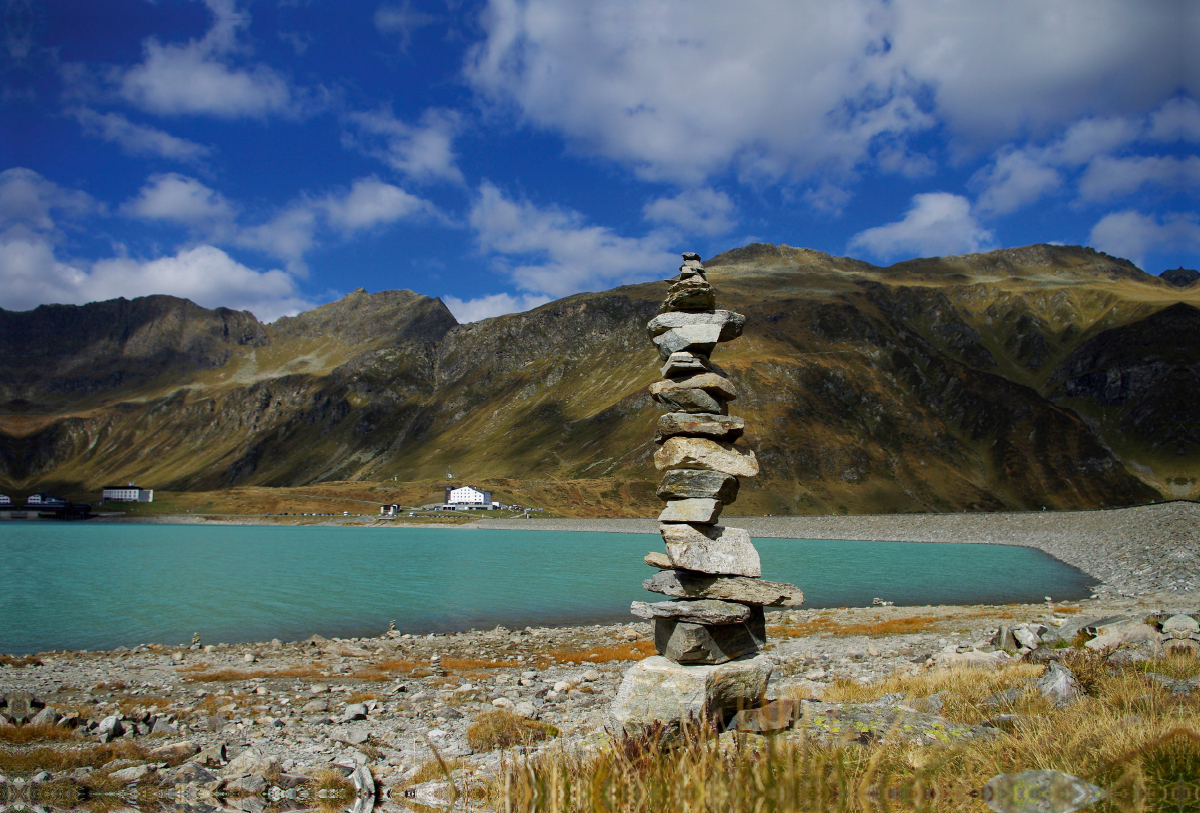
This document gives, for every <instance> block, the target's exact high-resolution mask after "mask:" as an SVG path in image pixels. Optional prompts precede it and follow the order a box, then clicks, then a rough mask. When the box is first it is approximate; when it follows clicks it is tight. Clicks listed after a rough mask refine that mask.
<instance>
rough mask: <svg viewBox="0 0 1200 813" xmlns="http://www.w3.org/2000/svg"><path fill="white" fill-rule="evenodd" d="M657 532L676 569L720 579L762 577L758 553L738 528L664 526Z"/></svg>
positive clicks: (745, 532)
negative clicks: (715, 576)
mask: <svg viewBox="0 0 1200 813" xmlns="http://www.w3.org/2000/svg"><path fill="white" fill-rule="evenodd" d="M658 530H659V533H661V534H662V538H663V542H664V543H666V546H667V556H668V557H669V558H670V560H671V564H672V565H674V566H675V567H677V568H680V569H682V570H695V571H698V572H700V573H711V574H714V575H721V576H749V577H751V578H757V577H759V576H761V575H762V562H761V561H760V560H759V558H758V551H757V550H755V548H754V543H753V542H751V541H750V534H749V533H748V532H747V531H745V530H743V529H741V528H726V527H724V526H721V525H708V526H705V525H684V524H678V525H677V524H667V523H664V524H662V525H659V526H658Z"/></svg>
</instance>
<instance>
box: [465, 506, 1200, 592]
mask: <svg viewBox="0 0 1200 813" xmlns="http://www.w3.org/2000/svg"><path fill="white" fill-rule="evenodd" d="M725 519H726V521H727V522H729V523H730V524H733V525H737V526H738V527H739V528H745V529H746V530H748V531H749V532H750V535H751V536H752V537H773V538H782V539H844V540H859V541H875V542H941V543H959V544H977V545H1018V546H1022V547H1029V548H1036V549H1038V550H1041V551H1044V552H1046V553H1048V554H1050V555H1051V556H1053V557H1054V558H1056V559H1058V560H1060V561H1062V562H1065V563H1066V564H1068V565H1071V566H1072V567H1076V568H1078V569H1080V570H1082V571H1083V572H1084V573H1087V574H1088V575H1090V576H1093V577H1095V578H1096V579H1097V581H1098V584H1097V587H1096V592H1097V595H1099V596H1101V597H1118V596H1145V595H1147V594H1156V593H1159V592H1165V593H1168V594H1170V593H1178V594H1184V593H1192V592H1197V591H1200V503H1193V502H1185V501H1176V502H1170V503H1163V504H1161V505H1144V506H1137V507H1134V508H1120V509H1107V510H1097V511H1046V512H1024V513H990V514H876V515H857V516H822V517H802V516H798V517H735V516H728V517H726V518H725ZM474 526H476V527H485V528H492V529H512V530H544V531H599V532H610V533H657V532H658V524H657V522H656V521H654V520H651V519H529V520H523V519H522V520H486V519H485V520H480V521H478V522H476V523H474Z"/></svg>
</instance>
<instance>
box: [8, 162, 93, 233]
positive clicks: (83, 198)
mask: <svg viewBox="0 0 1200 813" xmlns="http://www.w3.org/2000/svg"><path fill="white" fill-rule="evenodd" d="M96 208H97V204H96V202H95V201H94V200H92V198H91V196H89V195H87V194H86V193H84V192H79V191H72V190H67V189H63V188H62V187H61V186H59V185H58V184H56V183H54V182H53V181H48V180H46V179H45V178H43V177H42V176H41V175H39V174H38V173H36V172H34V171H33V170H32V169H26V168H24V167H13V168H11V169H6V170H4V171H3V172H0V227H13V226H21V227H23V228H28V229H34V230H37V231H50V230H52V229H53V228H54V220H53V217H52V214H53V213H54V212H56V211H57V212H59V213H61V214H64V215H66V216H67V217H79V216H82V215H85V214H88V213H89V212H92V211H94V210H95V209H96Z"/></svg>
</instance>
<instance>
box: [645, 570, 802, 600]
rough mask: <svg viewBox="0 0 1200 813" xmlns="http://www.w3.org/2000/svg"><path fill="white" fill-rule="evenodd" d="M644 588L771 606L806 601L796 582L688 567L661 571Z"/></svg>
mask: <svg viewBox="0 0 1200 813" xmlns="http://www.w3.org/2000/svg"><path fill="white" fill-rule="evenodd" d="M642 588H643V589H645V590H649V591H650V592H652V593H662V594H663V595H667V596H674V597H676V598H715V599H721V600H723V601H738V602H741V603H742V604H761V605H765V606H768V607H798V606H800V605H801V604H803V603H804V594H803V593H801V592H800V588H798V587H796V585H794V584H787V583H786V582H769V581H763V580H761V579H747V578H745V577H742V576H709V575H705V574H702V573H692V572H690V571H687V570H663V571H660V572H658V573H657V574H655V575H654V576H653V577H652V578H649V579H646V580H645V581H644V582H642Z"/></svg>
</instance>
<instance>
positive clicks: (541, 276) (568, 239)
mask: <svg viewBox="0 0 1200 813" xmlns="http://www.w3.org/2000/svg"><path fill="white" fill-rule="evenodd" d="M470 224H471V227H472V228H473V229H474V230H475V234H476V238H477V239H478V241H479V245H480V247H481V248H482V249H483V250H484V251H485V252H488V253H491V254H493V255H495V256H496V257H497V260H498V265H499V266H500V267H501V268H503V269H504V270H505V271H506V272H507V274H508V275H509V276H511V278H512V279H513V281H515V282H516V283H517V285H518V286H519V287H520V288H521V289H522V290H524V291H527V292H530V293H534V294H545V295H549V296H552V297H562V296H567V295H569V294H574V293H578V292H580V291H596V290H603V289H604V288H609V287H612V286H613V285H621V284H624V283H631V282H641V281H644V280H646V279H651V278H653V277H654V276H655V275H662V274H663V269H664V268H668V269H669V268H671V267H672V266H673V265H677V264H678V257H677V256H676V255H673V254H671V253H669V252H668V251H667V247H668V244H669V243H670V241H671V235H670V234H668V233H666V232H663V231H655V232H651V233H650V234H648V235H646V236H644V237H622V236H620V235H617V234H615V233H613V232H612V231H611V230H610V229H607V228H605V227H603V226H594V225H589V224H588V223H587V222H585V220H584V218H583V216H582V215H580V214H579V213H578V212H574V211H570V210H567V209H561V208H557V207H553V208H545V209H543V208H539V207H537V206H535V205H534V204H533V203H530V202H529V201H514V200H511V199H509V198H508V197H507V196H506V195H505V194H504V193H503V192H502V191H501V190H500V189H499V188H497V187H496V186H494V185H492V184H490V183H487V182H485V183H483V184H482V185H481V186H480V189H479V193H478V195H477V196H476V199H475V201H474V203H473V204H472V207H471V213H470Z"/></svg>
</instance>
